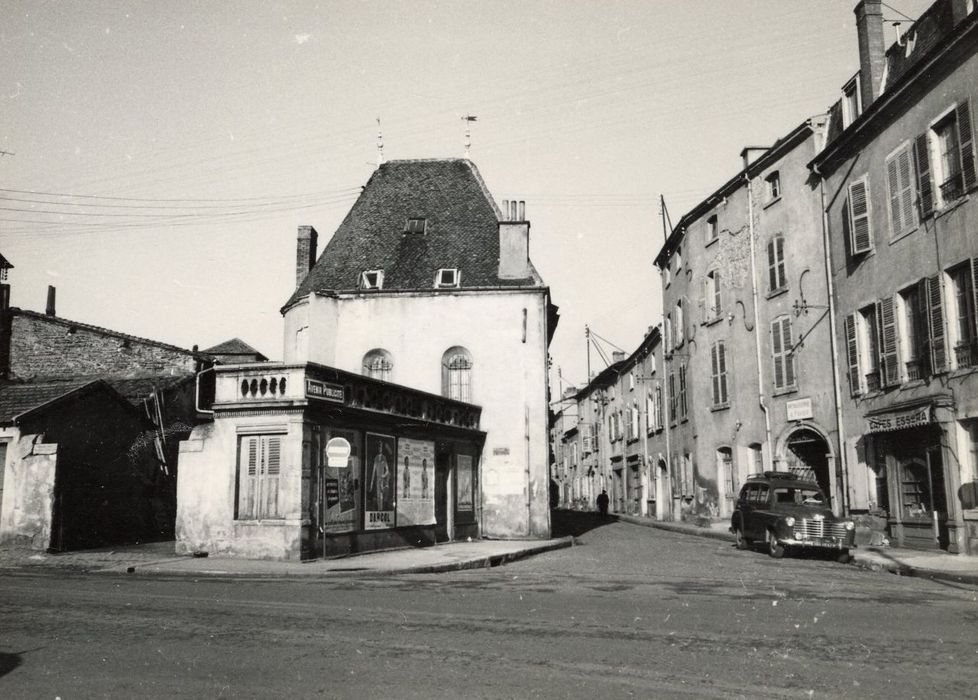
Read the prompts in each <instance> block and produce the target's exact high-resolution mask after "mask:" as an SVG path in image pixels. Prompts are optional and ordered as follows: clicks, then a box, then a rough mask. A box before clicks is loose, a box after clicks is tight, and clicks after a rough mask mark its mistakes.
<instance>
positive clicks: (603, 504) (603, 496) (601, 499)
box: [598, 489, 608, 519]
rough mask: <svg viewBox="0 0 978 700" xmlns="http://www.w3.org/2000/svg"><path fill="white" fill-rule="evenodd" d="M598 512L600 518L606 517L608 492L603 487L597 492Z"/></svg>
mask: <svg viewBox="0 0 978 700" xmlns="http://www.w3.org/2000/svg"><path fill="white" fill-rule="evenodd" d="M598 512H600V513H601V518H602V519H605V518H607V517H608V492H607V491H605V490H604V489H601V493H600V494H598Z"/></svg>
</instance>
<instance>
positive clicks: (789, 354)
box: [781, 316, 795, 386]
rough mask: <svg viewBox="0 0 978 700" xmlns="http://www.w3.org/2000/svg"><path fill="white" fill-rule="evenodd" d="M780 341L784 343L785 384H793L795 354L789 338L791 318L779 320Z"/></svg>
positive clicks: (792, 342) (792, 343)
mask: <svg viewBox="0 0 978 700" xmlns="http://www.w3.org/2000/svg"><path fill="white" fill-rule="evenodd" d="M781 342H783V343H784V379H785V382H786V384H785V386H794V385H795V355H794V341H793V340H792V338H791V319H790V318H789V317H787V316H786V317H785V318H783V319H782V320H781Z"/></svg>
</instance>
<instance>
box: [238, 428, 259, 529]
mask: <svg viewBox="0 0 978 700" xmlns="http://www.w3.org/2000/svg"><path fill="white" fill-rule="evenodd" d="M258 447H259V438H257V437H248V438H243V439H242V440H241V455H240V457H239V459H240V460H241V461H240V464H239V465H238V474H239V478H240V480H241V481H240V485H239V487H238V517H239V518H255V517H258V516H257V512H256V511H257V508H256V506H257V504H258Z"/></svg>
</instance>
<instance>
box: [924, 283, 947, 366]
mask: <svg viewBox="0 0 978 700" xmlns="http://www.w3.org/2000/svg"><path fill="white" fill-rule="evenodd" d="M926 289H927V335H928V340H929V341H930V369H931V371H932V372H933V373H934V374H940V373H941V372H944V371H945V370H947V338H946V333H945V330H944V303H943V300H942V298H941V276H940V275H934V276H933V277H928V278H927V286H926Z"/></svg>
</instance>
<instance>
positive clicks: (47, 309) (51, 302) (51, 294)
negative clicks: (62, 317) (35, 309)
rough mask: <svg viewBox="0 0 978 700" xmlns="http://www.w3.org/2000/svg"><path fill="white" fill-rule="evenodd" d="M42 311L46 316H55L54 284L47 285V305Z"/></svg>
mask: <svg viewBox="0 0 978 700" xmlns="http://www.w3.org/2000/svg"><path fill="white" fill-rule="evenodd" d="M44 313H46V314H47V315H48V316H57V315H58V314H56V313H55V310H54V286H53V285H50V284H49V285H48V305H47V306H46V307H44Z"/></svg>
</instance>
